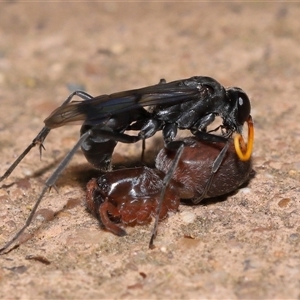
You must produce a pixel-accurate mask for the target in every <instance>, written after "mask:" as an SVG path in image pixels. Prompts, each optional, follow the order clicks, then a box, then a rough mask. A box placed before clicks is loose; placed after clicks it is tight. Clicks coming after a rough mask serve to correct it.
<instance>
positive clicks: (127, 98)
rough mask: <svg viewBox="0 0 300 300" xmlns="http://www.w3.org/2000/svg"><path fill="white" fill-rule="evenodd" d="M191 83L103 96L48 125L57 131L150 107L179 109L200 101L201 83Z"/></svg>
mask: <svg viewBox="0 0 300 300" xmlns="http://www.w3.org/2000/svg"><path fill="white" fill-rule="evenodd" d="M192 78H196V77H192ZM197 78H198V77H197ZM199 78H202V77H199ZM204 78H206V77H204ZM188 80H189V79H187V80H180V81H179V80H178V81H173V82H170V83H162V84H156V85H153V86H149V87H145V88H141V89H135V90H129V91H124V92H119V93H114V94H111V95H101V96H97V97H95V98H92V99H89V100H85V101H76V102H70V103H68V104H66V105H63V106H60V107H58V108H57V109H56V110H54V111H53V112H52V114H51V115H50V116H49V117H48V118H47V119H46V120H45V125H46V126H47V127H49V128H55V127H60V126H63V125H66V124H74V123H77V124H78V123H82V122H83V121H84V122H85V124H91V125H92V124H97V123H98V122H101V121H103V120H105V119H109V118H111V117H113V116H115V115H117V114H120V113H124V112H126V111H130V110H138V109H139V108H141V109H142V108H143V107H147V106H152V105H175V104H178V103H180V102H183V101H193V100H197V99H199V100H200V99H201V87H202V85H201V83H199V82H198V83H197V85H196V84H192V85H191V84H185V81H188ZM198 81H199V80H198Z"/></svg>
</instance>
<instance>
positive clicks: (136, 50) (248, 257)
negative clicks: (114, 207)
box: [0, 1, 300, 299]
mask: <svg viewBox="0 0 300 300" xmlns="http://www.w3.org/2000/svg"><path fill="white" fill-rule="evenodd" d="M0 11H1V12H0V14H1V18H0V36H1V39H0V87H1V88H0V103H1V110H0V155H1V162H0V173H2V174H3V173H4V171H5V170H6V169H7V168H8V166H9V165H10V163H12V162H13V161H14V159H15V158H16V157H17V156H18V155H19V154H20V153H21V152H22V151H23V149H24V148H25V147H26V146H27V145H28V144H29V142H31V140H32V139H33V138H34V137H35V135H36V134H37V133H38V131H39V130H40V129H41V128H42V126H43V120H44V119H45V118H46V117H47V116H48V115H49V113H50V112H51V111H52V110H53V109H54V108H56V107H57V106H58V105H60V104H61V103H62V101H63V100H64V99H65V98H66V97H67V95H68V94H70V92H71V90H72V89H73V88H77V89H85V90H86V91H87V92H89V93H90V94H92V95H99V94H104V93H112V92H116V91H121V90H125V89H132V88H138V87H142V86H147V85H151V84H155V83H157V82H158V81H159V79H160V78H163V77H164V78H166V79H167V80H168V81H171V80H176V79H181V78H187V77H191V76H194V75H207V76H211V77H214V78H216V79H217V80H218V81H220V82H221V83H222V84H223V85H224V86H240V87H242V88H243V89H244V90H245V91H247V93H248V94H249V96H250V98H251V101H252V107H253V109H252V115H253V117H254V120H255V129H256V137H255V150H254V154H253V160H254V170H255V172H256V175H255V178H253V179H252V180H251V182H250V183H249V185H248V186H247V187H245V188H243V189H241V190H239V191H238V192H237V193H236V194H234V195H232V196H230V197H228V198H227V199H226V201H214V202H207V203H205V204H204V205H198V206H183V205H182V206H180V212H179V213H177V214H174V215H172V216H171V217H169V218H168V219H167V220H165V221H164V222H162V223H161V224H160V226H159V234H158V237H157V239H156V241H155V244H156V249H154V250H149V249H148V242H149V238H150V232H151V228H152V227H151V225H149V226H137V227H133V228H128V229H127V230H128V232H129V235H128V236H127V237H123V238H119V237H116V236H114V235H112V234H110V233H108V232H105V231H103V230H101V229H100V228H99V224H98V222H97V220H96V219H94V218H93V217H92V216H91V215H90V214H89V213H87V212H86V210H85V208H84V205H83V204H82V200H83V199H84V196H85V184H86V183H87V181H88V180H89V179H90V178H91V177H92V176H94V175H95V171H93V170H92V167H91V166H90V165H89V164H88V163H87V162H86V161H85V159H84V157H83V155H82V154H81V153H80V152H79V153H78V154H76V155H75V158H74V159H73V161H72V163H71V164H70V165H69V166H68V168H67V169H66V171H65V172H64V174H63V176H62V177H61V178H60V179H59V180H58V182H57V187H58V190H59V193H56V192H55V191H54V190H52V191H51V192H50V193H47V195H46V197H45V199H44V201H43V203H42V204H41V207H40V211H39V217H37V218H35V221H34V223H33V225H32V226H31V227H30V229H29V231H27V234H26V235H25V236H24V240H26V239H27V241H26V242H25V241H24V243H23V244H22V245H21V246H20V247H19V248H17V249H15V250H13V251H11V252H10V253H8V254H7V255H2V256H1V257H0V297H1V298H2V299H5V298H10V299H29V298H30V299H37V298H43V299H46V298H49V299H50V298H51V299H53V298H57V299H71V298H72V299H92V298H113V299H120V298H124V299H133V298H135V299H162V298H165V299H166V298H168V299H170V298H174V299H175V298H176V299H187V298H190V299H194V298H209V299H212V298H214V299H216V298H218V299H221V298H231V299H245V298H248V299H249V298H252V299H254V298H255V299H266V298H277V299H299V298H300V252H299V242H300V227H299V220H300V218H299V212H300V195H299V192H300V187H299V178H300V151H299V149H300V134H299V132H300V125H299V119H300V108H299V88H300V82H299V76H300V64H299V61H300V48H299V44H300V36H299V32H300V22H299V16H300V6H299V4H296V3H294V4H293V3H274V4H271V3H258V2H257V3H248V4H242V3H234V2H232V3H223V4H222V3H146V4H141V3H127V4H124V3H113V2H111V3H95V2H90V3H85V4H83V3H66V2H65V3H47V4H45V3H44V4H43V3H23V4H22V3H16V2H13V1H12V2H11V3H1V4H0ZM78 131H79V127H78V126H69V127H63V128H60V129H57V130H54V131H53V132H52V133H51V134H50V136H49V137H48V138H47V141H46V143H45V147H46V149H47V150H46V151H45V152H44V155H43V159H42V161H40V160H39V153H38V149H34V150H33V151H32V152H31V153H30V154H29V155H28V156H27V157H26V159H25V160H24V161H23V162H22V164H21V165H20V166H19V167H18V168H17V169H16V170H15V172H14V173H13V174H12V175H11V176H10V177H9V178H8V179H7V180H6V181H5V182H3V183H1V189H0V202H1V206H0V215H1V217H0V242H1V245H3V244H4V243H5V242H6V241H7V240H8V239H9V238H10V237H11V236H12V235H13V234H14V233H15V232H16V230H17V229H18V228H20V227H21V226H22V225H23V224H24V221H25V219H26V217H27V215H28V213H29V212H30V209H31V208H32V206H33V204H34V202H35V200H36V199H37V196H38V194H39V192H40V190H41V188H42V185H43V182H44V181H45V180H46V179H47V177H48V176H49V174H50V173H51V171H52V170H53V169H54V168H55V166H57V164H58V162H59V161H60V160H61V159H62V157H63V156H64V155H65V154H66V153H67V151H68V150H69V149H70V148H71V147H72V145H73V144H74V143H75V142H76V140H77V138H78ZM149 145H150V143H149ZM140 147H141V146H140V144H136V145H133V146H131V147H129V146H127V145H125V146H124V145H123V146H121V147H119V148H118V149H117V150H116V152H115V153H116V155H115V159H116V160H120V158H121V159H122V158H124V157H134V155H136V156H137V157H138V155H139V153H140V152H139V151H140V149H141V148H140ZM121 154H122V155H121ZM186 214H188V215H193V216H194V219H193V221H192V222H191V223H188V222H187V220H186V217H185V216H186ZM186 236H193V237H194V239H189V238H186ZM32 256H33V257H36V258H40V259H39V260H29V259H28V257H32ZM26 258H27V259H26ZM41 258H42V259H41ZM47 262H50V264H46V263H47Z"/></svg>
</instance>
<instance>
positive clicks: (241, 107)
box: [237, 92, 251, 125]
mask: <svg viewBox="0 0 300 300" xmlns="http://www.w3.org/2000/svg"><path fill="white" fill-rule="evenodd" d="M237 105H238V111H237V122H238V123H239V124H241V125H243V124H244V123H245V122H246V121H247V119H248V117H249V115H250V111H251V106H250V100H249V98H248V96H247V95H246V94H245V93H244V92H242V93H240V95H239V98H238V103H237Z"/></svg>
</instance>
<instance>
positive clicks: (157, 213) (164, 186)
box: [149, 141, 184, 249]
mask: <svg viewBox="0 0 300 300" xmlns="http://www.w3.org/2000/svg"><path fill="white" fill-rule="evenodd" d="M166 147H167V148H168V149H170V150H175V149H177V150H176V155H175V157H174V160H173V163H172V165H171V166H170V169H169V170H168V172H167V173H166V176H165V177H164V180H163V184H162V189H161V193H160V197H159V202H158V205H157V207H156V211H155V221H154V226H153V230H152V234H151V238H150V242H149V248H150V249H153V248H154V247H155V246H154V239H155V237H156V234H157V226H158V221H159V216H160V213H161V209H162V203H163V201H164V197H165V193H166V189H167V187H168V185H169V183H170V181H171V179H172V177H173V175H174V172H175V170H176V168H177V166H178V163H179V160H180V157H181V155H182V152H183V150H184V142H181V141H175V142H170V143H168V144H167V145H166Z"/></svg>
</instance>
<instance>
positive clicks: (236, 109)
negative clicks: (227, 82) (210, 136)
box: [223, 87, 251, 134]
mask: <svg viewBox="0 0 300 300" xmlns="http://www.w3.org/2000/svg"><path fill="white" fill-rule="evenodd" d="M226 96H227V100H228V105H227V106H226V114H224V115H223V118H224V124H223V125H224V126H225V127H227V128H228V129H230V130H233V131H236V132H237V133H240V134H241V133H242V129H243V125H244V123H245V122H246V121H247V119H248V117H249V115H250V112H251V105H250V100H249V98H248V96H247V94H246V93H245V92H244V91H243V90H242V89H240V88H238V87H230V88H228V89H226Z"/></svg>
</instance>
